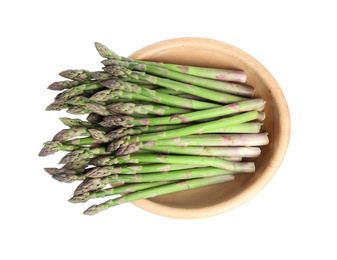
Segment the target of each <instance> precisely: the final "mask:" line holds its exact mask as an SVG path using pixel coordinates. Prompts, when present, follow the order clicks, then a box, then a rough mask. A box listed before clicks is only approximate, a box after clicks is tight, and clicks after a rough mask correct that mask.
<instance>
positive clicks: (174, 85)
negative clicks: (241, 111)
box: [104, 67, 247, 104]
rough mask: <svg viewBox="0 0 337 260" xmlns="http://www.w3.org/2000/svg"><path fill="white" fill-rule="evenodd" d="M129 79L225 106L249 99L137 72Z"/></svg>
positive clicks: (110, 70)
mask: <svg viewBox="0 0 337 260" xmlns="http://www.w3.org/2000/svg"><path fill="white" fill-rule="evenodd" d="M104 70H105V71H106V72H108V73H110V74H111V75H112V76H115V75H114V74H113V73H114V72H113V70H112V68H111V67H105V68H104ZM128 77H129V78H131V77H132V78H133V79H137V80H142V81H144V82H148V83H152V84H156V85H159V86H162V87H165V88H169V89H176V90H179V91H183V92H185V93H188V94H192V95H195V96H198V97H202V98H206V99H209V100H212V101H215V102H219V103H224V104H230V103H233V102H238V101H242V100H246V99H247V98H244V97H240V96H236V95H232V94H228V93H225V92H220V91H217V90H211V89H206V88H202V87H197V86H194V85H191V84H187V83H183V82H179V81H174V80H170V79H166V78H160V77H156V76H152V75H147V74H145V75H144V74H142V73H139V72H137V71H134V72H132V73H131V74H130V75H128ZM129 78H125V80H126V81H129Z"/></svg>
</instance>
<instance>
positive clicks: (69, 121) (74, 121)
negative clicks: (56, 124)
mask: <svg viewBox="0 0 337 260" xmlns="http://www.w3.org/2000/svg"><path fill="white" fill-rule="evenodd" d="M60 120H61V122H62V123H63V124H64V125H66V126H69V127H82V126H84V127H98V128H100V127H102V126H101V125H99V124H96V123H90V122H87V121H83V120H81V119H78V118H69V117H60Z"/></svg>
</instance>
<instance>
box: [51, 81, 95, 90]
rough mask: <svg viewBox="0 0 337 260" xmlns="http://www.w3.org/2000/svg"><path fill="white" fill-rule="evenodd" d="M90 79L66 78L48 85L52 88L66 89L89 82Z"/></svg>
mask: <svg viewBox="0 0 337 260" xmlns="http://www.w3.org/2000/svg"><path fill="white" fill-rule="evenodd" d="M88 83H90V81H89V80H81V81H78V80H64V81H56V82H54V83H52V84H50V85H49V86H48V89H50V90H64V89H68V88H73V87H77V86H79V85H83V84H88Z"/></svg>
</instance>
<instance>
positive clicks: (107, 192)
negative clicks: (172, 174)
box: [69, 181, 173, 203]
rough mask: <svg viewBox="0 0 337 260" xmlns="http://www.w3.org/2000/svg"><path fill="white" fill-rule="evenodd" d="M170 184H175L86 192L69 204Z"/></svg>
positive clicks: (140, 184) (134, 184)
mask: <svg viewBox="0 0 337 260" xmlns="http://www.w3.org/2000/svg"><path fill="white" fill-rule="evenodd" d="M169 183H173V181H157V182H146V183H133V184H127V185H122V186H119V187H114V188H109V189H104V190H96V191H91V192H85V193H82V194H79V195H77V196H73V197H72V198H70V199H69V202H71V203H83V202H87V201H88V200H90V199H95V198H104V197H107V196H112V195H116V194H125V193H133V192H136V191H140V190H145V189H148V188H153V187H158V186H162V185H165V184H169Z"/></svg>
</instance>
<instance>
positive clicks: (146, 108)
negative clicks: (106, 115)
mask: <svg viewBox="0 0 337 260" xmlns="http://www.w3.org/2000/svg"><path fill="white" fill-rule="evenodd" d="M107 108H108V110H110V111H112V112H114V113H121V114H133V113H137V114H144V115H147V114H150V115H160V116H164V115H174V114H181V113H187V112H191V110H189V109H182V108H177V107H169V106H158V105H142V104H140V105H137V104H134V103H114V104H111V105H108V106H107Z"/></svg>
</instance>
